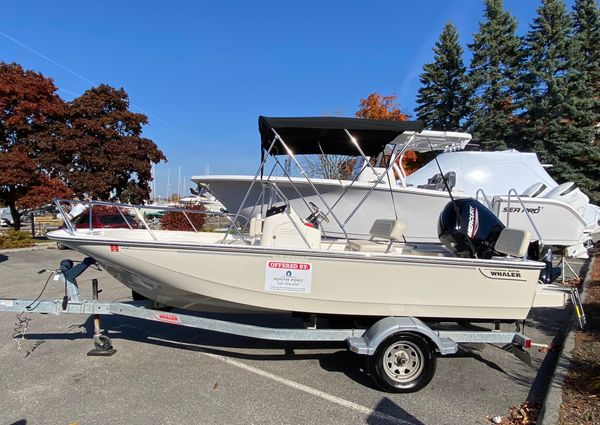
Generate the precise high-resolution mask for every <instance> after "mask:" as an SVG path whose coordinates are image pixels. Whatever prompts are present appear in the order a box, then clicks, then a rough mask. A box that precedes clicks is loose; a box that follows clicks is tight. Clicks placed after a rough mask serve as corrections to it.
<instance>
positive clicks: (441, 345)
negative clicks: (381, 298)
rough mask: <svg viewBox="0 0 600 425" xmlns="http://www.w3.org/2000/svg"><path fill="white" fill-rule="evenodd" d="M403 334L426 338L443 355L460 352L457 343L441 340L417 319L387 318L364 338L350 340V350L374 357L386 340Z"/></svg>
mask: <svg viewBox="0 0 600 425" xmlns="http://www.w3.org/2000/svg"><path fill="white" fill-rule="evenodd" d="M401 332H410V333H417V334H420V335H423V336H425V337H426V338H427V339H429V340H430V341H431V342H432V344H434V346H435V347H436V348H437V350H438V351H439V352H440V354H441V355H447V354H454V353H456V352H457V351H458V344H457V343H456V342H455V341H453V340H452V339H450V338H441V337H440V336H439V335H438V334H437V332H435V331H434V330H433V329H431V328H430V327H429V326H427V325H426V324H425V323H423V321H421V320H419V319H417V318H415V317H385V318H383V319H381V320H379V321H378V322H376V323H375V324H374V325H373V326H371V327H370V328H369V329H367V331H366V332H365V333H364V334H363V335H362V336H360V337H353V338H348V339H347V341H348V348H349V349H350V351H352V352H353V353H357V354H364V355H367V356H372V355H373V354H375V351H376V350H377V347H378V346H379V344H381V343H382V342H383V341H384V340H385V339H387V338H388V337H389V336H390V335H393V334H396V333H401Z"/></svg>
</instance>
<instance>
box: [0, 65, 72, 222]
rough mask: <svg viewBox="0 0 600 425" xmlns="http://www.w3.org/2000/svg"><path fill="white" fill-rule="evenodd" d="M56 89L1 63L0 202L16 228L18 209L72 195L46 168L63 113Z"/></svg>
mask: <svg viewBox="0 0 600 425" xmlns="http://www.w3.org/2000/svg"><path fill="white" fill-rule="evenodd" d="M56 92H57V88H56V86H55V85H54V83H53V81H52V80H51V79H49V78H45V77H44V76H43V75H41V74H39V73H36V72H33V71H25V70H23V68H22V67H21V66H20V65H17V64H5V63H3V62H0V203H3V204H5V205H6V206H8V207H9V208H10V212H11V215H12V218H13V221H14V225H13V226H14V227H15V229H19V228H20V226H21V211H19V209H21V210H23V209H27V208H31V207H34V206H40V204H43V203H45V202H48V200H50V199H52V198H53V197H63V196H69V195H70V194H71V191H70V190H69V189H68V187H67V185H66V184H65V183H64V182H63V181H62V180H61V179H59V178H57V177H56V176H53V175H52V174H51V173H50V172H48V168H49V166H50V165H51V164H52V162H54V161H56V159H57V158H56V152H57V140H58V137H57V134H58V133H59V132H60V129H61V128H62V126H63V125H64V117H65V112H66V104H65V103H64V102H63V101H62V99H61V98H60V97H59V96H58V95H57V93H56ZM42 200H45V202H43V201H42Z"/></svg>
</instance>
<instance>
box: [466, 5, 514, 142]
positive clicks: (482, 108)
mask: <svg viewBox="0 0 600 425" xmlns="http://www.w3.org/2000/svg"><path fill="white" fill-rule="evenodd" d="M516 29H517V22H516V20H515V18H514V17H513V16H511V14H510V13H509V12H507V11H505V10H504V8H503V4H502V0H486V2H485V10H484V21H483V22H481V23H480V24H479V31H478V32H477V34H475V36H474V41H473V43H472V44H470V45H469V48H470V49H471V51H472V52H473V58H472V60H471V66H470V70H469V74H468V78H467V81H468V85H469V92H470V93H471V98H470V99H469V110H470V111H472V113H471V115H470V116H469V119H468V122H467V128H468V129H469V131H470V132H471V133H473V137H474V139H475V140H479V141H480V143H481V146H482V148H483V149H484V150H497V149H505V148H506V147H507V146H511V147H513V145H514V139H515V132H514V128H513V127H514V117H513V111H514V110H515V102H514V92H515V89H516V85H517V72H518V65H519V60H520V56H521V55H520V52H519V50H520V49H519V47H520V40H519V38H518V37H517V36H516V35H515V31H516Z"/></svg>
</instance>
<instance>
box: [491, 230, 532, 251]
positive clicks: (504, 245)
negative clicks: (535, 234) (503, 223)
mask: <svg viewBox="0 0 600 425" xmlns="http://www.w3.org/2000/svg"><path fill="white" fill-rule="evenodd" d="M529 242H531V233H529V232H528V231H527V230H521V229H509V228H506V229H503V230H502V232H500V236H499V237H498V240H497V241H496V245H495V246H494V249H495V250H496V251H498V252H500V253H502V254H506V255H510V256H512V257H524V256H525V254H527V249H528V248H529Z"/></svg>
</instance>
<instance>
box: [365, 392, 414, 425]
mask: <svg viewBox="0 0 600 425" xmlns="http://www.w3.org/2000/svg"><path fill="white" fill-rule="evenodd" d="M373 410H374V411H375V412H374V413H372V414H371V415H369V417H368V418H367V424H369V425H377V424H384V423H389V422H390V421H388V420H386V418H382V417H381V416H379V415H378V414H377V413H384V414H386V415H389V416H393V417H394V418H397V419H400V421H402V423H405V424H406V425H408V424H411V425H424V423H423V422H421V421H420V420H418V419H417V418H415V417H414V416H413V415H411V414H410V413H408V412H407V411H406V410H404V409H403V408H401V407H400V406H398V405H397V404H396V403H394V402H393V401H392V400H390V399H389V398H387V397H384V398H382V399H381V401H380V402H379V403H377V406H375V408H374V409H373ZM397 422H399V421H396V423H397Z"/></svg>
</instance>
